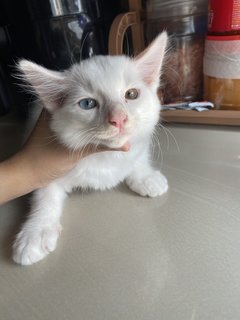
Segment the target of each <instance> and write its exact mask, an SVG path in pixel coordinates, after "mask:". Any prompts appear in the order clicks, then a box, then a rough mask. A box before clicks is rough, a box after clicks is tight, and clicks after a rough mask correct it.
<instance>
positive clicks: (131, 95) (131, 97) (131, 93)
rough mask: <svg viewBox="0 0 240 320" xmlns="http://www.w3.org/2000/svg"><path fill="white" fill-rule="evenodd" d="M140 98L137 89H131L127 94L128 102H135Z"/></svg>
mask: <svg viewBox="0 0 240 320" xmlns="http://www.w3.org/2000/svg"><path fill="white" fill-rule="evenodd" d="M137 97H138V90H137V89H129V90H128V91H126V93H125V98H126V99H128V100H134V99H137Z"/></svg>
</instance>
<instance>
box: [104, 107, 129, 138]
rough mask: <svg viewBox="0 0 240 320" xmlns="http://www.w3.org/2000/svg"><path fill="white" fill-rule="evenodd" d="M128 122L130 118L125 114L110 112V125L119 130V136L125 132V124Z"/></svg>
mask: <svg viewBox="0 0 240 320" xmlns="http://www.w3.org/2000/svg"><path fill="white" fill-rule="evenodd" d="M127 121H128V116H127V115H126V114H125V113H123V112H109V114H108V123H109V124H110V125H111V126H114V127H116V128H118V129H119V134H122V133H123V132H124V127H125V124H126V123H127Z"/></svg>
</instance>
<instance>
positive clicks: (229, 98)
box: [203, 36, 240, 110]
mask: <svg viewBox="0 0 240 320" xmlns="http://www.w3.org/2000/svg"><path fill="white" fill-rule="evenodd" d="M239 56H240V36H208V37H207V39H206V44H205V54H204V69H203V72H204V98H205V99H206V100H208V101H211V102H213V103H214V105H215V107H216V109H224V110H240V60H239Z"/></svg>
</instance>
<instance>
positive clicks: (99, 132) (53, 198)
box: [13, 32, 168, 265]
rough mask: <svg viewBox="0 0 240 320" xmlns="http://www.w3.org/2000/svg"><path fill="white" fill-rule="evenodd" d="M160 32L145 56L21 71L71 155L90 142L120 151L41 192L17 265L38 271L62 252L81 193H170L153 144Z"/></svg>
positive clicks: (20, 241)
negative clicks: (73, 202)
mask: <svg viewBox="0 0 240 320" xmlns="http://www.w3.org/2000/svg"><path fill="white" fill-rule="evenodd" d="M166 43H167V35H166V33H165V32H164V33H162V34H160V35H159V36H158V37H157V38H156V39H155V40H154V41H153V43H152V44H151V45H150V46H149V47H148V48H147V49H146V50H145V51H144V52H143V53H142V54H141V55H140V56H138V57H136V58H135V59H130V58H129V57H125V56H96V57H94V58H91V59H88V60H85V61H82V62H81V63H80V64H77V65H73V66H72V67H71V68H70V69H69V70H67V71H64V72H62V73H61V72H55V71H50V70H47V69H45V68H43V67H41V66H38V65H36V64H34V63H32V62H29V61H26V60H23V61H21V62H20V64H19V69H20V70H21V71H22V72H23V73H24V77H25V78H26V80H27V81H28V82H29V83H30V84H31V85H32V86H33V88H34V89H35V91H36V92H37V94H38V96H39V97H40V99H41V100H42V101H43V103H44V106H45V108H46V109H48V110H49V111H50V112H51V113H52V120H51V129H52V130H53V131H54V133H55V134H56V136H57V137H58V139H59V140H60V141H61V142H62V143H63V144H65V145H66V146H68V147H69V148H71V149H78V148H82V147H84V146H85V145H86V144H87V143H92V144H103V145H106V146H109V147H120V146H122V145H123V144H124V143H125V142H126V141H129V143H130V145H131V148H130V150H129V151H128V152H116V151H114V152H112V151H107V152H102V153H97V154H93V155H90V156H88V157H86V158H84V159H82V160H81V161H80V162H79V163H78V165H77V166H76V167H75V168H74V169H73V170H72V171H71V172H69V173H68V174H67V175H66V176H64V177H63V178H59V179H57V180H55V181H54V182H52V183H51V184H50V185H49V186H48V187H46V188H43V189H39V190H37V191H35V193H34V196H33V201H32V208H31V213H30V216H29V218H28V220H27V221H26V223H25V224H24V225H23V227H22V230H21V231H20V233H19V234H18V235H17V238H16V241H15V243H14V247H13V248H14V254H13V259H14V261H15V262H17V263H20V264H22V265H30V264H32V263H34V262H37V261H39V260H41V259H43V258H44V257H45V256H46V255H47V254H48V253H49V252H51V251H53V250H54V249H55V248H56V244H57V239H58V237H59V234H60V231H61V225H60V217H61V213H62V206H63V202H64V199H65V197H66V195H67V193H68V192H70V191H71V190H72V189H73V188H74V187H81V188H83V189H85V188H92V189H100V190H105V189H109V188H112V187H114V186H116V185H117V184H119V183H120V182H122V181H124V180H125V181H126V183H127V185H128V186H129V188H130V189H132V190H133V191H135V192H137V193H138V194H140V195H142V196H149V197H155V196H159V195H161V194H163V193H165V192H166V191H167V189H168V184H167V180H166V178H165V177H164V176H163V175H162V174H161V173H160V172H159V171H156V170H154V169H153V168H152V166H151V164H150V154H149V146H150V140H151V136H152V134H153V131H154V127H155V125H156V124H157V122H158V119H159V111H160V106H159V100H158V97H157V95H156V90H157V87H158V85H159V75H160V70H161V65H162V61H163V57H164V52H165V49H166Z"/></svg>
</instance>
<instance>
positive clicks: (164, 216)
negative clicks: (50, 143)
mask: <svg viewBox="0 0 240 320" xmlns="http://www.w3.org/2000/svg"><path fill="white" fill-rule="evenodd" d="M22 132H23V129H22V124H21V123H12V122H11V121H5V122H4V121H2V122H1V123H0V146H1V150H2V154H1V157H2V158H4V157H6V156H9V155H10V154H11V153H12V152H14V150H15V149H16V148H17V146H18V145H19V143H20V141H21V133H22ZM158 138H159V139H158V142H156V146H155V148H154V150H155V151H154V164H155V166H156V167H159V168H161V170H162V172H163V173H164V174H165V175H166V177H167V178H168V180H169V185H170V189H169V191H168V193H167V194H166V195H164V196H163V197H159V198H154V199H148V198H141V197H140V196H138V195H136V194H134V193H133V192H131V191H130V190H128V189H127V187H126V186H125V185H120V186H119V187H117V188H116V189H114V190H111V191H107V192H88V193H81V192H75V193H73V194H72V195H71V196H70V197H69V198H68V199H67V201H66V203H65V207H64V215H63V218H62V224H63V228H64V230H63V232H62V235H61V237H60V240H59V244H58V247H57V249H56V251H55V252H54V253H52V254H51V255H49V256H48V257H47V258H46V259H45V260H43V261H41V262H39V263H37V264H35V265H32V266H29V267H21V266H18V265H16V264H14V263H13V262H12V260H11V244H12V241H13V238H14V235H15V234H16V232H17V230H18V229H19V227H20V224H21V223H22V222H23V221H24V218H25V216H26V214H27V211H28V201H29V198H28V196H25V197H22V198H19V199H16V200H14V201H11V202H9V203H7V204H5V205H3V206H2V207H1V208H0V288H1V289H0V318H1V319H4V320H18V319H19V320H20V319H21V320H22V319H24V320H35V319H36V320H38V319H39V320H40V319H41V320H46V319H51V320H55V319H58V320H65V319H66V320H67V319H69V320H81V319H83V320H178V319H179V320H188V319H189V320H193V319H194V320H200V319H202V320H203V319H204V320H206V319H211V320H223V319H228V320H233V319H240V303H239V297H240V190H239V189H240V129H239V127H238V128H237V127H231V128H230V127H208V126H193V125H168V126H166V127H165V129H161V130H159V135H158ZM160 147H161V149H160Z"/></svg>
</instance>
